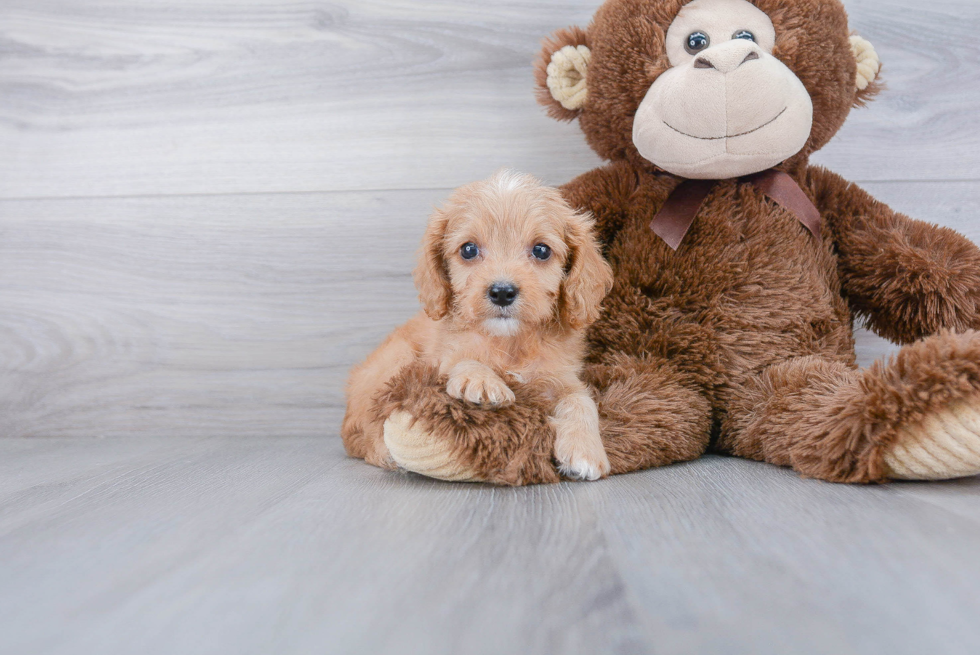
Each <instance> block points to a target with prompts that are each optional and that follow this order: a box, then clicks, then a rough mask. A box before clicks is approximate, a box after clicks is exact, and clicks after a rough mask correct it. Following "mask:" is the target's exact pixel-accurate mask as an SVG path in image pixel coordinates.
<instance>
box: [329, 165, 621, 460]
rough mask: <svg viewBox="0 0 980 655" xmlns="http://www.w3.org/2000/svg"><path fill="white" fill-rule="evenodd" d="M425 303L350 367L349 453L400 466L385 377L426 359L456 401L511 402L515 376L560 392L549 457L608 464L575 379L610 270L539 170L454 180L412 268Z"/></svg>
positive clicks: (589, 404) (587, 230)
mask: <svg viewBox="0 0 980 655" xmlns="http://www.w3.org/2000/svg"><path fill="white" fill-rule="evenodd" d="M414 279H415V285H416V287H417V288H418V290H419V297H420V300H421V301H422V307H423V309H424V312H420V313H419V314H418V315H417V316H415V317H414V318H412V319H411V320H410V321H409V322H408V323H406V324H404V325H402V326H401V327H399V328H398V329H397V330H395V332H394V333H393V334H391V335H390V336H389V337H388V338H387V339H386V340H385V342H384V343H382V344H381V346H380V347H379V348H378V349H377V350H375V351H374V352H373V353H372V354H371V355H370V356H369V357H368V358H367V361H365V362H364V363H363V364H361V365H359V366H357V367H355V368H354V369H353V370H352V371H351V376H350V381H349V383H348V389H347V398H348V400H347V414H346V416H345V417H344V423H343V427H342V429H341V436H342V437H343V440H344V446H345V447H346V449H347V453H348V454H349V455H351V456H352V457H360V458H363V459H365V460H366V461H367V462H368V463H370V464H374V465H376V466H381V467H384V468H395V467H396V465H397V464H398V462H399V454H400V453H398V452H389V449H388V446H387V445H386V444H385V440H384V428H383V425H384V422H385V419H386V418H387V416H385V415H383V410H382V409H381V406H380V405H379V404H378V403H377V402H376V400H377V398H378V396H379V394H380V393H381V392H382V391H383V389H384V387H385V385H386V383H387V382H389V380H391V379H392V378H393V377H394V376H395V375H396V374H397V373H398V372H399V371H400V370H402V368H403V367H405V366H407V365H409V364H413V363H418V362H420V361H421V362H423V363H427V364H430V365H431V366H433V367H436V368H437V370H438V372H439V374H440V375H442V376H445V378H446V392H447V393H448V394H449V395H450V396H452V397H453V398H456V399H457V400H459V401H461V402H467V403H472V404H476V405H482V406H489V407H495V408H499V407H505V406H507V405H510V404H512V403H513V402H514V400H515V395H514V392H513V390H512V389H511V385H512V384H515V383H516V384H531V383H533V384H535V385H537V386H538V387H539V388H543V389H545V393H546V395H548V396H549V397H550V398H551V399H553V401H554V410H553V415H552V416H551V420H550V422H551V424H552V426H553V428H554V430H555V446H554V457H555V459H556V460H557V461H558V465H559V470H560V471H561V473H562V474H563V475H565V476H567V477H570V478H575V479H585V480H595V479H598V478H600V477H602V476H605V475H607V474H608V473H609V459H608V458H607V457H606V453H605V450H604V449H603V445H602V439H601V437H600V436H599V416H598V412H597V409H596V405H595V402H594V401H593V400H592V398H591V396H590V395H589V393H588V391H587V389H586V386H585V385H584V384H583V383H582V382H581V380H580V379H579V372H580V370H581V367H582V360H583V356H584V354H585V328H586V327H587V326H588V325H590V324H591V323H592V322H593V321H595V320H596V318H597V317H598V315H599V304H600V303H601V302H602V299H603V298H604V297H605V295H606V294H607V293H608V292H609V290H610V288H611V286H612V272H611V270H610V268H609V265H608V264H607V263H606V262H605V260H604V259H603V258H602V255H601V253H600V251H599V247H598V245H597V243H596V241H595V239H594V237H593V235H592V220H591V218H590V217H589V216H588V215H586V214H582V213H579V212H576V211H574V210H572V209H571V208H570V207H569V206H568V204H567V203H566V202H565V201H564V199H563V198H562V196H561V194H560V193H559V192H558V191H557V190H556V189H553V188H550V187H545V186H543V185H541V184H540V183H539V182H538V181H537V180H535V179H534V178H532V177H530V176H527V175H522V174H518V173H514V172H511V171H506V170H505V171H501V172H498V173H497V174H495V175H494V176H493V177H491V178H490V179H488V180H484V181H480V182H475V183H472V184H469V185H467V186H464V187H462V188H460V189H458V190H457V191H456V192H455V193H454V194H453V195H452V196H451V197H450V198H449V200H448V201H447V202H446V204H445V205H444V206H443V207H442V208H441V209H438V210H437V211H436V212H435V213H434V214H433V215H432V217H431V218H430V219H429V224H428V227H427V229H426V233H425V237H424V239H423V243H422V248H421V250H420V252H419V263H418V266H417V268H416V269H415V273H414Z"/></svg>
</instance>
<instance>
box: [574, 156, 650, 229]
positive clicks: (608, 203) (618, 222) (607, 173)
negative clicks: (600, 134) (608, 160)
mask: <svg viewBox="0 0 980 655" xmlns="http://www.w3.org/2000/svg"><path fill="white" fill-rule="evenodd" d="M636 186H637V181H636V173H635V172H634V171H633V168H632V167H631V166H630V165H629V164H627V163H625V162H615V163H612V164H609V165H607V166H603V167H602V168H596V169H593V170H591V171H589V172H588V173H583V174H582V175H579V176H578V177H576V178H575V179H574V180H572V181H571V182H569V183H568V184H565V185H564V186H562V187H561V192H562V195H563V196H565V200H567V201H568V204H570V205H571V206H572V207H574V208H575V209H578V210H581V211H588V212H590V213H591V214H592V215H593V216H594V217H595V232H596V238H597V239H598V240H599V243H600V244H602V246H603V248H604V247H605V246H606V245H608V244H609V242H610V241H612V239H613V238H614V237H615V236H616V233H617V232H619V229H620V228H621V227H622V225H623V222H624V220H625V218H626V216H627V214H628V212H629V202H630V197H631V196H632V195H633V192H634V191H635V190H636Z"/></svg>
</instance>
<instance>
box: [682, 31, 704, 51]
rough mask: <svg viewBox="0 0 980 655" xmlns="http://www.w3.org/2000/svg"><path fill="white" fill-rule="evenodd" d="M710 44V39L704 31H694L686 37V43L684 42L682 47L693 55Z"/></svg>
mask: <svg viewBox="0 0 980 655" xmlns="http://www.w3.org/2000/svg"><path fill="white" fill-rule="evenodd" d="M709 45H711V39H709V38H708V35H707V34H705V33H704V32H695V33H694V34H692V35H691V36H689V37H687V43H685V44H684V49H685V50H687V51H688V52H689V53H690V54H692V55H695V54H697V53H699V52H701V51H702V50H704V49H705V48H707V47H708V46H709Z"/></svg>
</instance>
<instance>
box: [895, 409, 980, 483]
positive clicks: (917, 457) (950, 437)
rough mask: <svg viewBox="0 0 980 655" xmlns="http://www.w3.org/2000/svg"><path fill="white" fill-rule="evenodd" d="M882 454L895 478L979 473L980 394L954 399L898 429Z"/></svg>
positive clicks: (939, 476) (916, 478)
mask: <svg viewBox="0 0 980 655" xmlns="http://www.w3.org/2000/svg"><path fill="white" fill-rule="evenodd" d="M897 433H898V438H897V440H896V441H895V443H894V445H893V446H892V447H891V448H890V449H889V450H888V451H887V452H886V453H885V454H884V460H885V464H886V465H887V466H888V469H889V475H888V477H890V478H892V479H895V480H948V479H951V478H962V477H966V476H970V475H977V474H980V397H971V398H966V399H960V400H957V401H955V402H953V403H951V404H950V405H948V406H947V407H945V408H942V409H940V410H938V411H936V412H934V413H932V414H930V415H928V416H926V417H925V418H924V419H922V420H921V421H919V422H918V423H915V424H912V425H908V426H902V427H899V428H898V429H897Z"/></svg>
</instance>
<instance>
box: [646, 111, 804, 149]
mask: <svg viewBox="0 0 980 655" xmlns="http://www.w3.org/2000/svg"><path fill="white" fill-rule="evenodd" d="M787 109H789V107H783V110H782V111H781V112H779V113H778V114H776V116H775V117H774V118H773V119H771V120H768V121H766V122H765V123H763V124H762V125H760V126H759V127H757V128H755V129H752V130H749V131H748V132H740V133H738V134H727V135H725V136H694V135H693V134H688V133H687V132H681V131H680V130H678V129H677V128H676V127H674V126H673V125H671V124H670V123H668V122H667V121H664V125H666V126H667V127H669V128H670V129H672V130H674V131H675V132H677V133H678V134H683V135H684V136H686V137H690V138H692V139H698V140H699V141H721V140H722V139H734V138H736V137H740V136H748V135H749V134H752V133H754V132H758V131H759V130H761V129H762V128H764V127H768V126H770V125H772V124H773V123H775V122H776V121H777V120H778V119H779V117H780V116H782V115H783V114H785V113H786V110H787Z"/></svg>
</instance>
